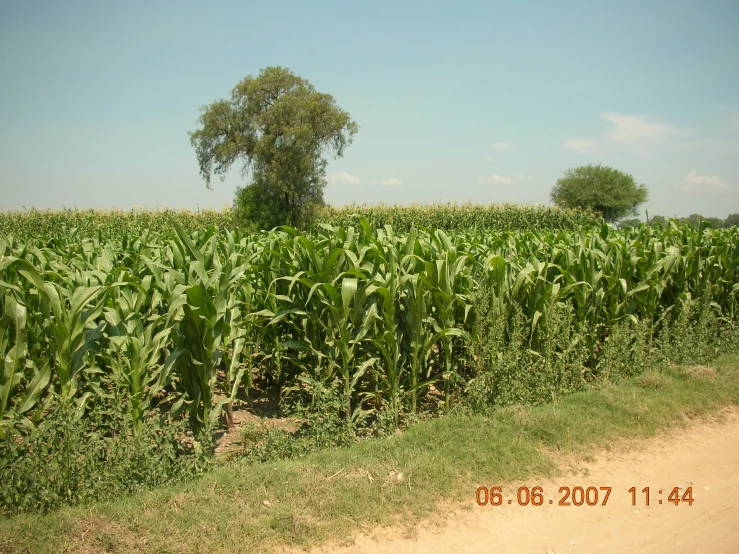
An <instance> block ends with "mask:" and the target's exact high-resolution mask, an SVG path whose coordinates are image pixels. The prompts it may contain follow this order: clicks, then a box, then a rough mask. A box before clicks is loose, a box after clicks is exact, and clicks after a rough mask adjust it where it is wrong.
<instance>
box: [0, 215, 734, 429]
mask: <svg viewBox="0 0 739 554" xmlns="http://www.w3.org/2000/svg"><path fill="white" fill-rule="evenodd" d="M481 290H483V291H486V294H487V304H486V306H487V308H486V309H487V310H488V312H487V313H485V314H480V313H476V312H475V303H474V302H473V301H472V296H473V295H476V294H479V291H481ZM738 293H739V229H736V228H733V229H722V230H714V229H711V228H709V227H707V226H705V225H704V226H702V227H700V228H699V229H694V228H691V227H678V226H676V225H674V224H671V225H669V226H667V227H661V226H654V227H644V226H642V227H640V228H635V229H629V230H625V231H618V232H616V231H613V230H611V229H610V228H609V227H608V226H605V225H603V226H601V227H595V226H593V227H589V228H583V229H580V230H578V231H567V230H558V231H542V230H533V229H532V230H528V231H499V232H479V231H466V232H462V231H458V232H455V233H449V234H448V233H445V232H444V231H442V230H434V231H431V230H425V229H415V228H414V229H411V230H410V231H408V232H403V233H397V232H395V231H394V230H393V228H392V227H390V226H385V227H384V228H374V227H372V226H371V225H370V224H369V222H368V221H367V220H364V219H360V220H359V221H358V224H357V225H356V226H346V227H335V226H331V225H328V224H322V225H320V226H318V227H317V229H316V230H315V231H314V232H312V233H310V234H304V233H301V232H298V231H297V230H295V229H291V228H281V229H278V230H274V231H271V232H262V233H260V234H256V235H242V234H241V233H240V232H239V231H238V230H218V229H217V228H216V227H210V228H209V229H207V230H203V231H193V232H188V231H187V230H185V229H184V228H182V227H181V226H179V225H177V224H175V225H174V227H173V229H171V230H170V231H168V232H149V231H146V230H145V231H143V232H140V233H138V232H137V233H130V234H126V233H124V232H121V233H120V234H119V236H117V237H114V238H106V239H103V238H100V237H91V238H83V239H80V238H79V237H76V236H74V235H68V236H62V235H59V236H55V237H51V238H49V237H45V238H37V239H23V240H19V239H16V238H14V237H12V236H0V309H1V315H0V433H2V432H4V431H3V429H6V430H7V426H9V425H14V426H18V425H20V426H26V427H31V426H33V425H34V424H37V423H38V422H39V421H41V420H42V419H43V417H44V415H45V413H46V412H47V409H48V407H49V405H50V404H51V403H53V402H56V401H63V402H66V403H67V404H71V405H73V406H74V407H75V410H76V411H77V413H78V414H79V415H80V416H82V415H84V414H85V413H86V412H87V411H89V410H93V409H94V408H95V405H96V402H97V401H98V399H99V398H101V396H103V395H104V394H105V390H106V389H107V387H106V384H107V383H109V382H111V381H113V380H114V381H115V382H116V383H124V385H125V387H127V389H128V394H129V397H130V398H131V402H130V403H129V407H128V409H129V410H131V415H132V416H133V418H134V419H135V421H137V422H138V424H139V425H141V424H143V422H144V421H145V419H146V416H147V414H150V413H151V412H152V411H153V410H166V411H168V412H169V413H170V414H171V415H172V416H175V417H177V416H180V415H183V416H186V417H187V418H188V420H189V422H190V426H191V428H192V430H193V431H194V432H200V431H203V430H206V431H207V430H209V429H212V428H213V426H215V425H218V424H219V421H223V422H224V423H225V424H230V422H231V413H232V412H231V405H232V402H233V400H234V399H235V398H236V396H237V395H239V394H246V395H249V394H250V392H251V391H252V386H253V383H254V380H255V379H259V380H260V383H262V386H264V384H265V383H266V384H267V386H272V387H275V388H277V389H279V391H280V392H281V394H283V395H284V396H288V395H297V396H298V397H302V398H307V399H308V400H312V399H314V398H315V396H316V395H317V394H318V391H323V390H326V389H330V390H334V391H336V392H337V394H339V395H340V397H341V399H342V400H341V411H340V416H341V417H343V418H344V419H345V421H346V422H347V424H348V425H350V426H357V425H360V424H361V423H362V421H364V420H366V418H367V417H368V416H369V415H371V414H372V413H373V412H375V413H382V414H385V415H387V416H388V417H389V418H390V419H391V420H392V421H393V422H394V423H395V424H396V425H397V424H398V423H399V421H400V419H401V418H402V416H403V414H407V413H412V412H415V411H417V410H419V408H427V407H428V402H430V400H429V399H430V398H435V399H436V400H435V402H436V404H435V405H436V406H437V407H438V406H441V407H445V406H449V404H450V403H452V402H453V401H454V399H455V398H456V397H457V396H458V395H459V394H462V393H463V392H464V390H465V388H466V387H467V385H468V384H469V383H470V381H471V380H473V379H475V378H476V374H477V371H478V369H477V368H476V367H475V364H474V360H473V359H471V356H470V355H469V352H468V351H467V349H466V348H465V345H466V340H468V339H469V338H470V337H476V336H479V335H480V334H481V333H484V332H489V330H490V329H496V331H495V332H496V333H497V336H496V340H499V342H500V345H501V348H504V347H505V346H506V345H507V344H513V342H512V341H518V343H516V344H519V343H520V344H521V345H522V347H523V348H524V349H525V351H526V352H528V353H531V355H537V356H540V357H541V356H542V355H544V354H546V353H549V354H551V353H552V348H553V346H552V344H554V343H553V342H552V341H553V340H554V338H556V337H552V332H553V331H552V329H554V318H555V317H563V316H562V314H565V315H566V317H567V318H569V319H568V325H571V326H572V329H573V335H572V336H573V337H577V338H576V339H574V338H573V339H572V341H570V342H571V343H572V344H562V345H560V346H557V347H556V348H558V349H559V350H558V351H557V352H556V354H557V355H558V356H560V357H566V356H568V355H569V352H570V350H569V349H570V348H574V347H575V344H574V343H575V342H576V343H577V344H576V346H577V349H578V352H580V353H582V356H583V367H584V370H583V372H581V373H580V374H579V375H578V376H577V378H576V379H574V381H573V380H572V379H570V380H569V381H568V382H567V383H566V386H567V387H572V386H578V384H580V383H582V382H585V381H586V380H587V379H592V378H597V377H598V375H599V373H600V372H603V371H606V370H607V368H606V369H604V368H603V364H602V363H600V361H599V355H600V353H601V351H602V349H603V344H604V341H606V340H607V339H608V336H609V334H611V333H612V332H613V330H614V329H616V328H617V327H618V326H619V325H623V324H625V323H629V322H631V323H634V324H639V323H642V324H648V328H649V330H650V333H665V332H669V331H670V329H671V328H672V327H673V326H674V325H676V322H678V321H681V319H680V318H682V317H683V316H684V315H685V314H686V313H688V311H689V310H690V309H691V306H694V305H695V303H696V302H698V303H702V305H704V306H707V309H709V310H710V311H711V312H712V314H713V315H714V317H715V318H717V319H719V320H721V321H723V322H725V323H726V325H734V323H735V322H736V320H737V316H739V313H737V294H738ZM483 316H484V317H483ZM483 320H485V321H488V322H490V321H492V322H493V323H494V325H493V326H492V327H490V328H487V327H486V328H483V327H482V325H481V323H480V322H481V321H483ZM549 354H548V355H549ZM555 377H556V376H555ZM553 382H555V385H554V389H553V392H554V393H556V392H557V387H560V386H561V387H565V384H564V382H563V380H562V379H559V381H558V380H557V379H554V381H553ZM559 382H562V383H563V384H561V385H557V384H556V383H559ZM221 418H223V419H221Z"/></svg>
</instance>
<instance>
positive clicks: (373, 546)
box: [311, 409, 739, 554]
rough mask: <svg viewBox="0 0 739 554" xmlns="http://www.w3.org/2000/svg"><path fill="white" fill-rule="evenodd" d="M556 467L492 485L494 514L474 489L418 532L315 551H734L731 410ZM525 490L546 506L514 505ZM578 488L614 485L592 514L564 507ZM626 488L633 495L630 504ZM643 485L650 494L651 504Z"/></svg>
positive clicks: (738, 449) (737, 429)
mask: <svg viewBox="0 0 739 554" xmlns="http://www.w3.org/2000/svg"><path fill="white" fill-rule="evenodd" d="M560 462H562V464H563V467H565V468H566V470H565V471H563V472H562V475H561V476H560V477H557V478H555V479H552V480H531V481H530V482H527V483H509V484H500V483H491V484H490V485H489V486H495V485H501V486H502V488H503V499H504V500H503V504H502V505H500V506H498V507H491V506H489V505H488V506H484V507H481V506H478V504H477V502H476V500H475V490H470V495H469V501H468V502H465V503H463V504H460V505H450V506H443V507H442V508H441V510H440V512H441V513H440V515H438V516H435V517H434V518H432V519H429V520H426V521H424V522H422V523H421V524H419V525H418V526H416V527H414V528H410V529H409V528H405V527H391V528H379V529H375V530H372V531H368V532H362V533H358V534H356V535H355V536H353V537H351V538H350V539H349V540H348V541H345V542H344V543H343V544H333V545H324V546H322V547H318V548H315V549H313V550H312V551H311V552H312V553H313V554H319V553H320V554H340V553H352V554H360V553H375V552H393V553H396V554H411V553H413V554H416V553H435V552H439V553H442V552H443V553H447V552H469V553H487V552H496V553H497V552H505V553H512V554H518V553H536V554H565V553H572V552H581V553H585V552H600V553H605V554H610V553H619V554H620V553H623V552H644V553H657V554H659V553H667V552H669V553H670V554H679V553H696V552H697V553H725V554H732V553H737V552H739V411H738V410H736V409H727V410H725V411H724V412H722V414H721V415H720V417H719V418H718V420H716V419H713V420H709V421H703V422H702V423H700V424H697V425H693V426H690V427H688V428H684V429H673V430H672V431H670V432H668V433H667V434H664V435H662V436H659V437H656V438H653V439H649V440H647V441H638V442H637V441H635V442H632V443H626V444H619V445H614V448H612V449H610V451H604V452H601V453H599V454H596V455H595V456H587V457H586V458H585V461H583V460H582V459H581V460H574V459H570V460H567V459H561V460H560ZM522 485H525V486H528V487H529V489H531V488H533V487H535V486H540V487H542V488H543V491H544V503H543V504H542V505H541V506H532V505H531V504H529V505H527V506H520V505H519V504H518V502H517V500H516V492H517V490H518V487H519V486H522ZM576 486H580V487H583V489H587V487H591V486H593V487H598V488H600V487H611V488H612V492H611V494H610V496H609V498H608V502H607V504H606V506H602V505H601V504H602V498H603V494H604V493H603V492H599V496H600V498H599V500H598V503H597V505H595V506H588V505H587V503H585V502H583V504H582V505H581V506H575V505H572V504H571V505H570V506H560V505H559V500H560V499H561V498H562V496H563V493H560V492H559V489H560V487H569V488H570V490H572V489H573V488H574V487H576ZM631 487H635V488H636V491H637V493H636V505H632V493H631V492H629V489H630V488H631ZM645 487H649V491H650V505H649V506H646V505H645V494H644V493H643V492H642V489H644V488H645ZM675 487H681V489H680V495H681V496H682V495H683V494H684V493H685V491H687V490H688V487H691V488H692V489H691V490H692V497H693V500H694V502H693V503H692V505H689V504H688V503H687V502H680V503H679V505H677V506H675V505H674V504H673V503H670V502H668V497H669V494H670V493H671V492H672V490H673V489H674V488H675ZM660 490H661V491H662V493H661V494H660V493H659V491H660ZM591 498H592V497H591ZM509 499H512V503H511V504H508V502H507V501H508V500H509ZM549 500H552V501H553V503H552V504H549V502H548V501H549ZM569 500H570V501H572V497H570V498H569ZM578 500H579V499H578ZM660 500H661V504H660V503H659V501H660Z"/></svg>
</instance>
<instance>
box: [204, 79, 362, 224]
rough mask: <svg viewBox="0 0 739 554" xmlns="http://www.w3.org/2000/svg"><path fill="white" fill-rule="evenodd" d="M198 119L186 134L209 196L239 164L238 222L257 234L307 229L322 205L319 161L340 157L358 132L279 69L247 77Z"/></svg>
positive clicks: (331, 104)
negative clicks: (214, 182)
mask: <svg viewBox="0 0 739 554" xmlns="http://www.w3.org/2000/svg"><path fill="white" fill-rule="evenodd" d="M201 112H202V113H201V116H200V123H201V125H202V127H201V128H200V129H198V130H196V131H194V132H192V133H190V142H191V143H192V145H193V147H194V148H195V151H196V153H197V158H198V163H199V164H200V174H201V175H202V177H203V179H205V183H206V186H207V187H208V188H211V182H210V180H211V175H212V174H214V173H215V174H218V175H220V176H221V180H223V179H224V178H225V175H226V173H227V172H228V171H229V169H230V168H231V166H232V165H233V164H234V163H235V162H237V161H239V162H241V163H242V175H243V176H245V177H250V182H248V183H247V184H246V186H244V187H242V188H239V189H238V191H237V193H236V199H235V201H234V207H235V211H236V217H237V218H238V219H241V220H242V222H245V223H249V224H251V225H253V226H255V227H258V228H272V227H274V226H277V225H283V224H288V225H293V226H297V227H304V226H307V225H309V224H310V223H311V221H312V218H313V215H314V213H315V210H316V208H317V207H319V206H321V205H322V204H323V189H324V187H325V186H326V164H327V161H326V159H325V157H324V156H325V155H326V154H331V153H333V154H334V155H335V156H336V157H340V156H342V155H343V152H344V149H345V148H346V147H347V146H348V145H349V144H351V142H352V138H353V136H354V134H355V133H356V132H357V130H358V126H357V124H356V123H355V122H354V121H352V119H351V118H350V117H349V114H348V113H347V112H345V111H344V110H342V109H341V108H339V107H338V106H337V105H336V102H335V101H334V99H333V97H332V96H331V95H329V94H322V93H319V92H316V90H315V88H314V87H313V85H311V84H310V83H309V82H308V81H306V80H305V79H302V78H300V77H298V76H297V75H295V74H293V73H292V72H291V71H290V70H289V69H286V68H283V67H267V68H265V69H262V70H261V71H260V72H259V75H258V76H257V77H252V76H251V75H250V76H248V77H246V78H245V79H244V80H242V81H241V82H240V83H239V84H238V85H236V87H235V88H234V89H233V91H232V92H231V98H230V100H219V101H216V102H213V103H212V104H210V105H209V106H205V107H203V108H202V110H201Z"/></svg>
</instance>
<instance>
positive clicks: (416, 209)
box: [318, 203, 600, 233]
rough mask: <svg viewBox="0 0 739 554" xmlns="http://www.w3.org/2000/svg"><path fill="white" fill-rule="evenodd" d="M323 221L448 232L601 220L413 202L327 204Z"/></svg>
mask: <svg viewBox="0 0 739 554" xmlns="http://www.w3.org/2000/svg"><path fill="white" fill-rule="evenodd" d="M318 217H319V221H320V222H323V223H328V224H330V225H334V226H349V225H358V223H359V220H360V219H365V220H366V221H367V222H368V223H369V224H370V226H372V227H384V226H385V225H390V226H391V227H392V228H393V229H395V231H396V232H401V233H405V232H407V231H410V230H411V229H412V228H417V227H426V228H429V229H443V230H444V231H446V232H458V231H475V230H477V231H484V230H504V229H506V230H514V231H515V230H521V231H525V230H529V229H536V230H552V229H567V230H575V229H579V228H580V227H589V226H592V225H595V224H598V223H599V222H600V220H599V218H598V217H596V216H595V215H594V214H592V213H589V212H585V211H580V210H564V209H561V208H557V207H548V206H541V205H539V206H525V205H519V204H470V203H468V204H456V203H447V204H413V205H410V206H402V205H382V204H380V205H372V206H367V205H356V204H352V205H348V206H342V207H333V206H326V207H325V208H323V209H322V210H321V211H320V213H319V216H318Z"/></svg>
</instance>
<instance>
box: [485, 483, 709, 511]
mask: <svg viewBox="0 0 739 554" xmlns="http://www.w3.org/2000/svg"><path fill="white" fill-rule="evenodd" d="M612 490H613V487H580V486H577V487H560V488H559V496H558V497H555V498H547V495H546V494H545V493H544V488H543V487H532V488H529V487H527V486H523V487H518V489H517V490H516V492H515V496H512V497H511V498H508V499H506V498H505V493H504V492H503V487H490V488H487V487H478V488H477V491H476V492H475V500H476V501H477V504H478V505H479V506H501V505H505V504H514V503H516V504H518V505H519V506H543V505H546V504H552V505H555V500H556V501H557V503H556V505H557V506H605V505H606V504H607V502H608V499H609V498H610V496H611V492H612ZM668 491H669V492H668ZM627 492H628V494H629V496H630V497H631V505H632V506H636V505H637V504H639V505H641V504H643V505H645V506H650V505H654V501H655V500H657V505H663V504H664V505H667V504H672V505H674V506H679V505H681V504H687V505H688V506H692V505H693V502H694V500H693V487H688V488H686V489H683V487H673V488H672V489H671V490H670V489H657V495H656V499H655V497H654V495H653V496H652V497H651V498H650V489H649V487H644V488H643V489H641V491H638V490H637V488H636V487H631V488H630V489H628V490H627ZM650 502H651V503H650Z"/></svg>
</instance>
